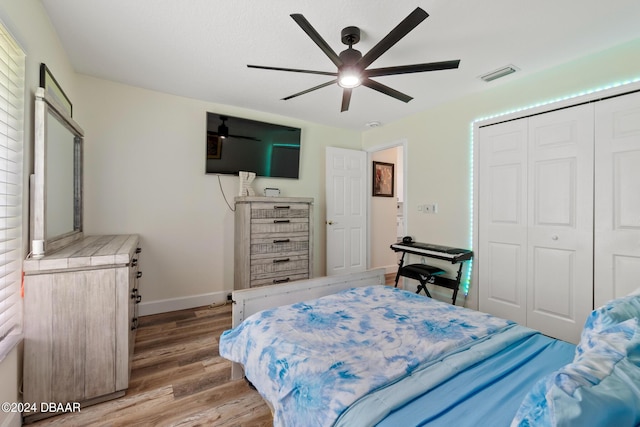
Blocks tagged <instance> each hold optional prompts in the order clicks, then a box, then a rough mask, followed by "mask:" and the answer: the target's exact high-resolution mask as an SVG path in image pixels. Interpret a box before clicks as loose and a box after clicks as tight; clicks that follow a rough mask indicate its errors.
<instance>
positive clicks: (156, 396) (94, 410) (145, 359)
mask: <svg viewBox="0 0 640 427" xmlns="http://www.w3.org/2000/svg"><path fill="white" fill-rule="evenodd" d="M139 325H140V326H139V329H138V331H137V335H136V344H135V352H134V358H133V367H132V371H131V380H130V382H129V389H128V390H127V393H126V395H125V396H123V397H121V398H119V399H115V400H111V401H108V402H104V403H100V404H97V405H94V406H89V407H86V408H82V409H81V411H80V412H79V413H71V414H63V415H59V416H56V417H53V418H48V419H45V420H41V421H38V422H35V423H32V424H30V425H31V426H65V427H66V426H220V427H230V426H247V427H260V426H271V425H272V424H273V420H272V417H271V412H270V411H269V408H268V406H267V405H266V403H265V402H264V401H263V400H262V398H261V397H260V395H259V394H258V393H257V392H256V391H255V390H253V389H251V388H250V387H249V386H248V385H247V383H246V382H245V381H244V380H240V381H230V380H229V378H230V376H231V363H230V362H229V361H228V360H226V359H224V358H222V357H220V355H219V354H218V338H219V336H220V334H221V333H222V331H224V330H225V329H229V328H230V327H231V305H230V304H229V305H224V306H219V307H212V308H210V307H201V308H196V309H189V310H182V311H175V312H171V313H163V314H157V315H153V316H144V317H141V318H140V323H139Z"/></svg>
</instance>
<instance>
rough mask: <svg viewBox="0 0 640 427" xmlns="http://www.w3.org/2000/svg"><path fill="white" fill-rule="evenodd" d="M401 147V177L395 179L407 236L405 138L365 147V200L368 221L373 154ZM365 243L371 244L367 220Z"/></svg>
mask: <svg viewBox="0 0 640 427" xmlns="http://www.w3.org/2000/svg"><path fill="white" fill-rule="evenodd" d="M396 147H402V177H399V176H397V175H396V179H402V217H403V218H404V233H403V235H406V234H407V230H408V227H407V224H408V221H407V213H408V209H407V194H408V192H407V188H408V184H409V180H408V179H407V177H408V176H409V175H408V169H409V168H408V164H409V154H408V152H409V141H408V140H407V139H406V138H402V139H397V140H395V141H390V142H386V143H382V144H378V145H374V146H371V147H367V148H365V149H364V151H365V152H366V153H367V181H368V182H367V193H368V194H369V197H368V198H367V218H369V219H370V216H371V194H373V164H372V161H373V160H372V159H373V154H374V153H376V152H378V151H384V150H388V149H389V148H396ZM367 242H371V221H370V220H368V224H367ZM367 268H371V245H367Z"/></svg>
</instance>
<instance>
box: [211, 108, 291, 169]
mask: <svg viewBox="0 0 640 427" xmlns="http://www.w3.org/2000/svg"><path fill="white" fill-rule="evenodd" d="M300 137H301V130H300V129H298V128H294V127H291V126H282V125H276V124H271V123H263V122H259V121H256V120H249V119H243V118H239V117H232V116H229V115H226V114H219V113H209V112H208V113H207V158H206V173H211V174H231V175H238V172H239V171H247V172H255V174H256V175H257V176H266V177H277V178H295V179H297V178H298V175H299V165H300Z"/></svg>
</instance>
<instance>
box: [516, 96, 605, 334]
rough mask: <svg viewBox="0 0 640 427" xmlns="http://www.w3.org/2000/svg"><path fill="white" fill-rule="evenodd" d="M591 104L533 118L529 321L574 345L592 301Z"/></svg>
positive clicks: (531, 122)
mask: <svg viewBox="0 0 640 427" xmlns="http://www.w3.org/2000/svg"><path fill="white" fill-rule="evenodd" d="M593 140H594V134H593V104H587V105H581V106H577V107H572V108H567V109H563V110H559V111H555V112H551V113H546V114H540V115H537V116H533V117H531V118H529V152H528V159H529V160H528V161H529V166H528V170H529V172H528V191H527V194H528V199H529V200H528V211H529V212H528V223H529V230H528V248H527V253H528V263H527V265H528V272H527V326H529V327H531V328H533V329H537V330H539V331H542V332H543V333H545V334H547V335H551V336H554V337H556V338H560V339H563V340H566V341H570V342H575V343H577V342H578V341H579V339H580V332H581V330H582V328H583V326H584V322H585V320H586V318H587V316H588V315H589V313H590V312H591V310H592V306H593V269H592V265H593V144H594V142H593Z"/></svg>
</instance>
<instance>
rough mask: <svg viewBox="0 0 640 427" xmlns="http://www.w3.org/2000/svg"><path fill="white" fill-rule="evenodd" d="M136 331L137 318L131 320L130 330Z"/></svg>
mask: <svg viewBox="0 0 640 427" xmlns="http://www.w3.org/2000/svg"><path fill="white" fill-rule="evenodd" d="M136 329H138V318H137V317H134V318H133V319H131V330H132V331H135V330H136Z"/></svg>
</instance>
